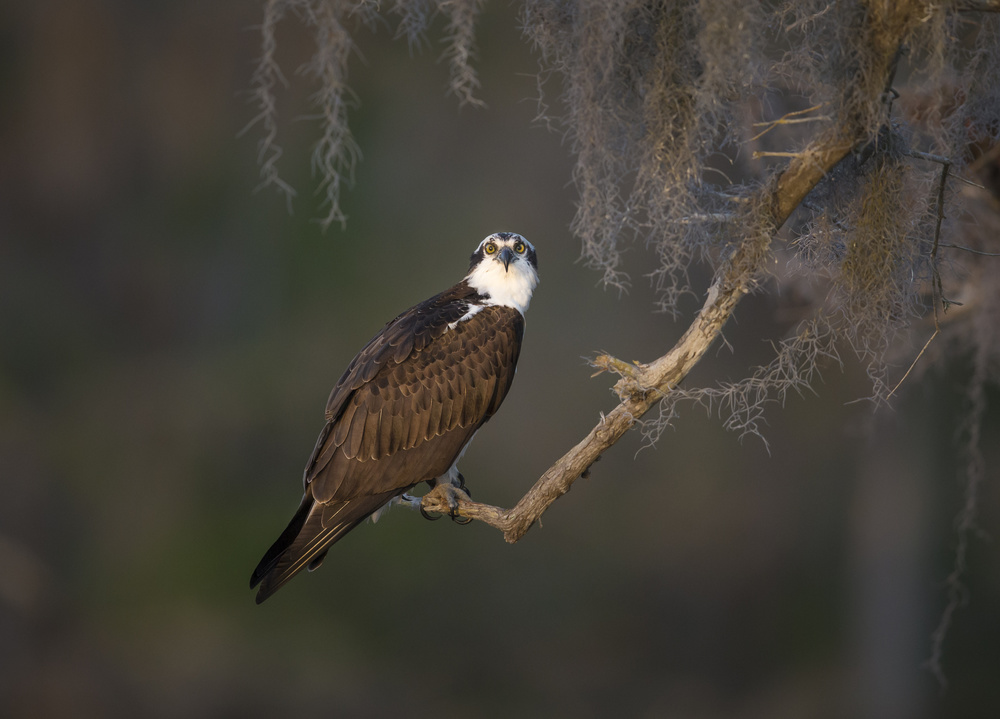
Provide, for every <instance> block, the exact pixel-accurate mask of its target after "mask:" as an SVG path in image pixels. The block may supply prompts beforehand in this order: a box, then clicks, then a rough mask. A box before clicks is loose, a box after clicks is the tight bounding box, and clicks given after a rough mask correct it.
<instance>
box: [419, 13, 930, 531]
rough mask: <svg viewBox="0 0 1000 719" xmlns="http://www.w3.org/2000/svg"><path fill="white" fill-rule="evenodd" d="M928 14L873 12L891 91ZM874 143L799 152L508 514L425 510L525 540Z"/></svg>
mask: <svg viewBox="0 0 1000 719" xmlns="http://www.w3.org/2000/svg"><path fill="white" fill-rule="evenodd" d="M876 7H878V6H873V8H872V9H873V10H875V9H876ZM921 16H922V3H916V2H910V3H900V4H899V6H897V7H896V9H895V11H892V10H888V11H887V10H886V9H885V8H881V9H879V10H878V11H877V12H873V13H872V16H871V17H872V19H871V21H872V22H873V23H876V24H877V25H878V26H879V27H878V28H877V29H878V32H876V33H874V37H875V38H877V39H878V40H880V41H881V42H880V43H879V44H880V45H882V47H880V48H879V49H880V51H881V53H882V56H883V58H884V60H883V62H884V68H885V77H886V87H887V89H888V86H889V85H890V84H891V78H892V75H893V72H894V68H895V58H896V57H897V56H898V51H899V48H900V44H901V42H902V40H903V39H904V38H905V36H906V34H907V32H908V31H909V29H910V28H911V27H912V26H913V24H914V23H915V22H917V21H918V20H919V18H920V17H921ZM876 100H877V98H872V101H876ZM867 139H868V136H867V129H866V128H863V127H849V126H843V125H842V126H840V127H838V128H836V129H835V130H833V131H832V132H828V133H827V134H825V135H823V136H821V137H820V138H819V139H817V140H816V141H814V142H813V143H812V144H811V145H809V146H808V147H807V148H806V149H805V150H803V151H802V152H799V153H795V154H794V155H793V156H792V159H791V161H790V162H789V164H788V166H787V167H786V168H785V170H784V171H783V172H782V173H781V174H780V175H778V176H777V178H776V179H775V180H774V181H773V182H772V183H770V185H769V186H767V187H765V188H762V189H761V190H760V191H759V192H758V193H757V196H756V197H755V198H752V200H751V202H749V203H747V205H748V208H749V210H750V211H752V212H756V217H757V220H756V221H757V225H756V230H755V232H753V233H751V234H750V235H749V236H748V237H746V238H745V239H744V240H743V241H742V242H741V243H740V244H739V246H738V247H737V248H736V249H735V251H734V252H733V254H732V255H731V256H730V257H729V258H728V260H727V261H726V262H725V263H724V265H723V267H722V268H721V269H720V270H719V272H718V274H717V275H716V279H715V281H714V282H713V283H712V285H711V286H710V287H709V289H708V293H707V296H706V298H705V303H704V305H703V306H702V308H701V310H700V311H699V312H698V315H697V317H695V319H694V321H693V322H692V323H691V325H690V327H688V329H687V331H686V332H685V333H684V335H683V336H682V337H681V339H680V340H679V341H678V342H677V344H676V345H675V346H674V347H673V349H671V350H670V351H669V352H667V353H666V354H665V355H663V356H662V357H660V358H659V359H657V360H655V361H653V362H651V363H649V364H641V363H637V364H630V363H628V362H623V361H621V360H618V359H615V358H612V357H607V356H603V357H600V358H598V359H597V360H595V365H596V366H598V367H599V368H600V369H602V370H610V371H613V372H616V373H617V374H619V375H621V379H619V380H618V382H617V383H616V384H615V392H616V393H617V394H618V397H619V399H620V403H619V404H618V406H617V407H615V408H614V409H613V410H612V411H611V412H610V413H608V414H607V415H602V417H601V421H600V422H599V423H598V424H597V425H596V426H595V427H594V428H593V429H591V430H590V432H589V433H588V434H587V436H586V437H584V438H583V439H582V440H581V441H580V442H579V443H578V444H577V445H576V446H575V447H573V448H572V449H570V450H569V451H568V452H567V453H566V454H564V455H563V456H562V457H561V458H560V459H559V460H558V461H557V462H556V463H555V464H554V465H552V466H551V467H550V468H549V469H548V470H547V471H546V472H545V473H544V474H543V475H542V476H541V477H540V478H539V479H538V480H537V481H536V482H535V484H534V485H533V486H532V487H531V489H529V490H528V492H527V493H526V494H525V495H524V497H522V498H521V500H520V501H519V502H518V503H517V505H516V506H514V507H513V508H512V509H501V508H499V507H494V506H491V505H487V504H481V503H478V502H473V501H472V500H471V499H469V497H468V495H466V494H465V493H464V492H462V491H461V490H457V489H454V488H451V487H450V486H446V485H439V486H438V487H437V488H435V489H434V490H432V491H431V492H429V493H428V494H426V495H425V496H424V497H423V500H422V506H423V509H424V510H425V511H428V512H442V513H446V514H447V513H451V514H453V515H457V516H462V517H470V518H473V519H478V520H480V521H482V522H485V523H486V524H489V525H490V526H492V527H496V528H497V529H499V530H501V531H502V532H503V534H504V539H506V540H507V542H510V543H513V542H516V541H517V540H519V539H520V538H521V537H523V536H524V534H525V533H526V532H527V531H528V530H529V529H530V528H531V526H532V525H533V524H534V523H535V522H536V521H538V519H539V518H540V517H541V516H542V514H543V513H544V512H545V510H546V509H547V508H548V507H549V505H551V504H552V503H553V502H554V501H555V500H556V499H558V498H559V497H561V496H562V495H564V494H566V492H568V491H569V490H570V488H571V487H572V486H573V483H574V482H575V481H576V480H577V479H578V478H580V477H581V476H584V475H585V474H586V473H587V472H588V470H589V469H590V466H591V465H592V464H593V463H594V462H596V461H597V460H598V459H600V456H601V454H602V453H603V452H604V451H606V450H607V449H608V448H610V447H611V446H612V445H614V444H615V443H616V442H617V441H618V440H619V439H621V438H622V436H623V435H624V434H625V433H626V432H627V431H628V430H629V429H631V428H632V427H633V426H634V425H635V423H636V422H637V421H638V420H639V419H640V418H641V417H642V416H643V415H645V414H646V413H647V412H648V411H649V410H650V409H651V408H652V407H653V406H654V405H656V403H657V402H659V401H660V400H661V399H662V398H663V397H664V396H665V395H666V394H667V393H668V392H670V391H671V390H672V389H673V388H675V387H676V386H677V385H678V384H679V383H680V382H681V381H682V380H683V379H684V378H685V377H686V376H687V375H688V373H689V372H690V371H691V369H692V368H693V367H694V366H695V365H696V364H697V363H698V361H699V360H700V359H701V358H702V357H703V356H704V354H705V352H706V351H707V350H708V348H709V347H711V346H712V344H713V343H714V342H715V340H716V338H717V337H718V336H719V335H720V334H721V332H722V327H723V326H724V325H725V323H726V321H727V320H728V319H729V317H730V316H731V315H732V313H733V310H734V309H735V308H736V305H737V304H738V303H739V301H740V300H741V299H742V298H743V296H744V295H745V294H746V293H747V292H748V291H749V290H750V289H751V288H752V287H753V284H754V282H755V281H756V279H757V277H758V276H759V275H760V272H761V270H762V268H763V263H764V261H765V259H766V258H767V257H768V250H769V247H770V244H771V242H772V239H773V237H774V235H775V233H776V232H777V231H778V229H779V228H780V227H781V226H782V225H783V224H784V222H785V221H786V220H787V219H788V217H789V216H790V215H791V213H792V212H793V211H794V210H795V208H796V207H798V206H799V204H800V203H801V202H802V201H803V200H804V199H805V197H806V195H808V194H809V192H810V191H811V190H812V189H813V188H814V187H816V185H817V184H818V183H819V182H820V180H822V179H823V177H824V176H826V174H827V173H829V172H830V171H831V170H832V169H833V168H834V167H835V166H836V165H837V163H839V162H840V161H841V160H842V159H843V158H844V157H845V156H846V155H847V154H848V153H850V152H851V151H852V150H853V149H854V148H855V147H858V146H861V145H862V144H864V143H865V142H866V141H867Z"/></svg>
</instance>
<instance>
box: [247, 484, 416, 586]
mask: <svg viewBox="0 0 1000 719" xmlns="http://www.w3.org/2000/svg"><path fill="white" fill-rule="evenodd" d="M396 494H398V492H386V493H383V494H376V495H373V496H368V497H359V498H357V499H350V500H347V501H345V502H333V503H330V504H319V503H317V502H315V501H314V500H313V499H312V496H311V494H310V493H309V492H307V493H306V496H304V497H303V498H302V504H300V505H299V508H298V510H297V511H296V512H295V516H294V517H292V521H291V522H289V524H288V527H286V528H285V531H284V532H282V533H281V536H280V537H278V540H277V541H276V542H275V543H274V544H273V545H271V548H270V549H268V550H267V552H265V554H264V557H263V558H262V559H261V560H260V563H259V564H258V565H257V568H256V569H255V570H254V572H253V575H252V576H251V577H250V588H251V589H253V588H254V587H256V586H257V585H258V584H259V585H260V589H259V590H258V591H257V604H260V603H261V602H263V601H264V600H265V599H267V598H268V597H270V596H271V595H272V594H274V593H275V592H276V591H278V590H279V589H281V587H283V586H284V585H285V584H286V583H287V582H288V581H289V580H290V579H291V578H292V577H294V576H295V575H296V574H298V573H299V572H301V571H302V570H303V569H306V568H309V569H315V568H316V567H317V566H319V563H320V562H322V561H323V557H324V556H325V555H326V553H327V551H328V550H329V548H330V545H332V544H333V543H334V542H336V541H337V540H338V539H340V538H341V537H343V536H344V535H345V534H347V532H349V531H351V530H352V529H354V528H355V527H356V526H358V524H360V523H361V522H363V521H364V520H365V519H366V518H367V517H368V516H369V515H370V514H371V513H372V512H374V511H375V510H377V509H378V508H379V507H381V506H382V505H383V504H385V503H386V502H388V501H389V500H390V499H392V498H393V497H394V496H395V495H396Z"/></svg>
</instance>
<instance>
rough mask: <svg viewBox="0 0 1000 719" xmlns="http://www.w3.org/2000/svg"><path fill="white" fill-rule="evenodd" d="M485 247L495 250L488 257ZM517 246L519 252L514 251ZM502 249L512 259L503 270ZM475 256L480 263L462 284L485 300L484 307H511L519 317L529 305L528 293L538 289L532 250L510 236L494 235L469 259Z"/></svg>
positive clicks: (514, 235) (520, 237)
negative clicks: (509, 253) (489, 246)
mask: <svg viewBox="0 0 1000 719" xmlns="http://www.w3.org/2000/svg"><path fill="white" fill-rule="evenodd" d="M488 244H492V245H494V246H495V247H496V249H495V250H494V251H493V252H492V253H486V252H485V250H484V248H485V247H486V245H488ZM518 246H521V247H523V249H522V251H521V252H517V251H516V250H515V249H514V248H515V247H518ZM504 248H510V250H511V252H512V253H513V255H514V256H513V258H512V259H511V261H510V265H508V266H507V267H504V264H503V262H502V261H501V259H500V254H501V252H502V251H503V249H504ZM476 255H480V256H481V259H480V260H479V262H477V263H476V265H475V266H474V267H473V268H472V269H471V270H470V272H469V274H468V275H466V277H465V280H466V282H468V283H469V285H470V286H471V287H472V288H473V289H475V290H476V291H477V292H478V293H479V294H481V295H484V296H485V297H487V298H488V299H487V301H486V304H490V305H503V306H504V307H513V308H514V309H516V310H517V311H518V312H520V313H521V314H522V315H523V314H524V312H525V310H527V309H528V304H529V303H530V302H531V293H532V292H533V291H534V289H535V287H537V286H538V271H537V270H536V269H535V263H534V257H535V248H534V246H532V244H531V243H530V242H528V241H527V240H526V239H524V237H522V236H521V235H518V234H516V233H514V232H498V233H495V234H492V235H490V236H489V237H487V238H486V239H484V240H483V241H482V242H480V243H479V247H478V248H476V252H475V253H474V254H473V257H476Z"/></svg>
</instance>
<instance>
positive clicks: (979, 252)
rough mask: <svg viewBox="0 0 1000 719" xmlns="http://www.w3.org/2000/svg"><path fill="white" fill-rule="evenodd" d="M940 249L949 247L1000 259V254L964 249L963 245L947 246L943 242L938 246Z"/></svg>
mask: <svg viewBox="0 0 1000 719" xmlns="http://www.w3.org/2000/svg"><path fill="white" fill-rule="evenodd" d="M938 247H947V248H949V249H952V250H964V251H965V252H971V253H972V254H974V255H982V256H983V257H1000V252H983V251H982V250H974V249H972V248H971V247H963V246H962V245H946V244H945V243H943V242H942V243H940V244H938Z"/></svg>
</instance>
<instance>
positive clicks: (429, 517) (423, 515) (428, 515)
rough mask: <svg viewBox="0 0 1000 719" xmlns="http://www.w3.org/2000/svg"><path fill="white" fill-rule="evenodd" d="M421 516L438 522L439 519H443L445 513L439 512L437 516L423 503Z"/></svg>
mask: <svg viewBox="0 0 1000 719" xmlns="http://www.w3.org/2000/svg"><path fill="white" fill-rule="evenodd" d="M420 516H421V517H423V518H424V519H426V520H427V521H429V522H436V521H438V520H439V519H441V517H442V516H443V515H440V514H438V515H436V516H435V515H433V514H431V513H430V512H428V511H427V510H426V509H424V508H423V505H421V507H420Z"/></svg>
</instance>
